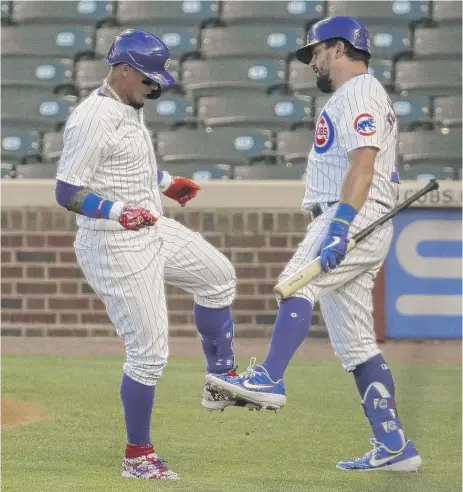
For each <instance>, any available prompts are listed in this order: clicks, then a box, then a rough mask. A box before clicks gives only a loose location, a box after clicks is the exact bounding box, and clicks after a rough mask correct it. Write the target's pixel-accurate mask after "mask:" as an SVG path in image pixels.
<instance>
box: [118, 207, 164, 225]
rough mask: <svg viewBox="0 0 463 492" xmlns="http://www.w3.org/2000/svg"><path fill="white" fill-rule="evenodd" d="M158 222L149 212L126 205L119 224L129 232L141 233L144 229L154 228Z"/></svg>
mask: <svg viewBox="0 0 463 492" xmlns="http://www.w3.org/2000/svg"><path fill="white" fill-rule="evenodd" d="M157 220H158V219H157V217H155V216H154V215H152V214H150V213H149V211H148V210H146V209H144V208H143V207H136V206H134V205H124V207H123V208H122V211H121V214H120V215H119V224H121V226H122V227H125V228H126V229H128V230H129V231H139V230H140V229H142V228H143V227H146V226H152V225H154V224H155V223H156V221H157Z"/></svg>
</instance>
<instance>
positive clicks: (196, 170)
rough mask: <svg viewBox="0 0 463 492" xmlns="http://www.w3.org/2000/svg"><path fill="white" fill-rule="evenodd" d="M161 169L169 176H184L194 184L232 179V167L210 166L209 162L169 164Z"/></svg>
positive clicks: (197, 161) (224, 165) (223, 165)
mask: <svg viewBox="0 0 463 492" xmlns="http://www.w3.org/2000/svg"><path fill="white" fill-rule="evenodd" d="M163 168H164V169H165V170H166V171H167V172H169V173H170V175H171V176H185V178H190V179H193V180H194V181H196V182H201V181H210V180H211V179H213V180H216V179H221V180H224V179H233V166H231V165H230V164H215V165H214V164H211V162H210V161H206V162H201V160H195V161H194V163H192V164H189V163H181V164H175V163H172V162H169V163H168V164H167V165H166V166H163Z"/></svg>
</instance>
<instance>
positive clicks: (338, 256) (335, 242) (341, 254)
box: [320, 222, 349, 272]
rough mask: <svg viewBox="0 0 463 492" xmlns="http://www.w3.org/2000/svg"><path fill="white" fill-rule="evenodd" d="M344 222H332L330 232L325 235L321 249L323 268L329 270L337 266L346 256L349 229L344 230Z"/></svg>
mask: <svg viewBox="0 0 463 492" xmlns="http://www.w3.org/2000/svg"><path fill="white" fill-rule="evenodd" d="M340 226H344V224H340V223H339V222H331V223H330V227H329V230H328V234H327V236H326V237H325V239H324V241H323V243H322V246H321V249H320V262H321V265H322V270H323V271H324V272H327V271H328V270H329V269H330V268H331V269H333V268H336V267H337V266H338V265H339V263H341V261H342V260H343V259H344V258H345V256H346V253H347V244H348V243H349V240H348V239H347V231H348V230H349V228H348V227H347V230H346V231H344V230H343V227H340ZM344 227H345V226H344Z"/></svg>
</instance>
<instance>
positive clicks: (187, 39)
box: [95, 24, 198, 59]
mask: <svg viewBox="0 0 463 492" xmlns="http://www.w3.org/2000/svg"><path fill="white" fill-rule="evenodd" d="M137 28H138V29H142V30H144V31H148V32H151V33H152V34H155V35H156V36H157V37H158V38H160V39H162V41H164V43H165V44H166V45H167V47H168V48H169V50H170V55H171V57H172V58H175V59H179V58H182V57H183V56H184V55H186V54H189V53H194V52H196V51H198V29H196V28H195V27H178V26H176V25H168V24H162V25H159V26H156V25H152V24H149V25H148V24H143V25H139V26H137ZM123 30H124V28H122V27H104V28H102V29H98V31H97V34H96V48H95V51H96V55H97V56H99V57H101V58H104V57H105V56H106V55H107V53H108V50H109V47H110V46H111V43H112V42H113V40H114V38H115V37H116V36H117V35H119V34H120V33H121V32H122V31H123Z"/></svg>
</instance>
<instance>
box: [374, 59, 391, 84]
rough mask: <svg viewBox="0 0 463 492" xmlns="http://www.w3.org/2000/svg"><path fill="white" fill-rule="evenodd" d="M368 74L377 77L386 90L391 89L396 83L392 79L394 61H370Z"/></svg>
mask: <svg viewBox="0 0 463 492" xmlns="http://www.w3.org/2000/svg"><path fill="white" fill-rule="evenodd" d="M368 72H369V73H371V75H373V76H374V77H376V78H377V79H378V80H379V81H380V82H381V84H382V85H383V86H384V87H385V88H386V89H387V88H389V87H390V86H391V85H392V84H393V82H394V79H393V77H392V73H393V62H392V60H376V59H370V62H369V64H368Z"/></svg>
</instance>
